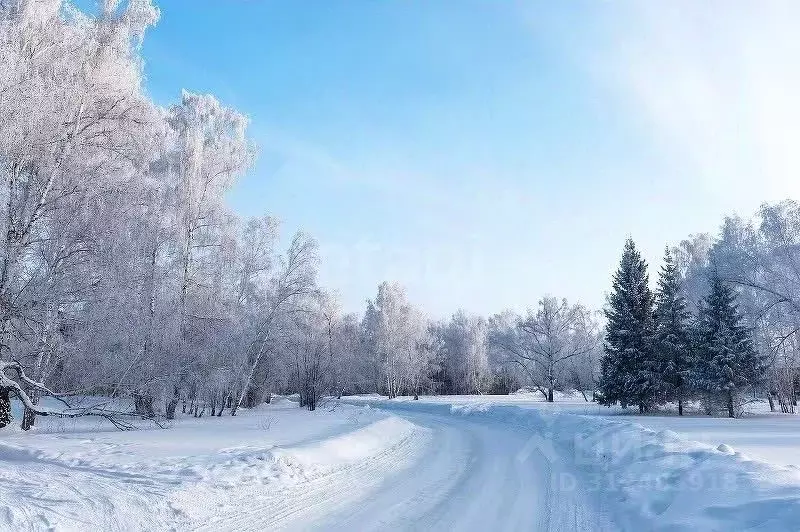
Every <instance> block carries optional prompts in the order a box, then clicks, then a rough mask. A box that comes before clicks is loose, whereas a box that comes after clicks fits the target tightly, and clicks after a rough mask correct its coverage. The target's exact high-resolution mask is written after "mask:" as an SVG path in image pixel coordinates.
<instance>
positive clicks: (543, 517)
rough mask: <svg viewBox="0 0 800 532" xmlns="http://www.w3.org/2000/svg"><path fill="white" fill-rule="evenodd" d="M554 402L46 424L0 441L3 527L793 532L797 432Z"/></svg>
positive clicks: (292, 407)
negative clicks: (153, 423)
mask: <svg viewBox="0 0 800 532" xmlns="http://www.w3.org/2000/svg"><path fill="white" fill-rule="evenodd" d="M559 399H561V401H560V402H558V403H556V404H546V403H542V402H541V401H539V400H538V398H537V397H536V396H533V395H527V394H520V395H515V396H503V397H499V396H480V397H435V398H422V399H421V400H420V401H413V400H410V399H407V398H399V399H395V400H391V401H389V400H386V399H383V398H378V397H354V398H347V399H345V400H343V401H341V402H334V401H329V402H328V403H327V404H326V405H325V406H324V407H322V408H321V409H320V410H318V411H317V412H313V413H311V412H307V411H305V410H302V409H299V408H298V407H297V406H296V404H294V403H292V402H290V401H288V400H286V399H278V400H276V401H275V402H274V404H271V405H263V406H261V407H259V408H257V409H253V410H251V411H245V412H242V413H241V414H240V415H239V416H237V417H235V418H231V417H222V418H209V417H204V418H200V419H194V418H188V417H186V418H182V419H180V420H178V421H176V422H174V423H173V424H172V426H171V427H170V428H168V429H158V428H142V429H141V430H137V431H129V432H120V431H117V430H115V429H113V428H111V427H104V426H102V425H101V424H99V423H97V422H92V421H88V420H77V421H76V420H67V421H65V420H51V419H42V420H39V422H38V423H39V426H38V427H37V428H36V429H35V430H34V431H32V432H30V433H21V432H17V431H8V430H6V431H4V432H2V433H0V460H2V462H3V463H2V467H1V468H0V529H2V530H237V531H242V530H280V529H290V530H297V529H304V530H307V529H324V530H346V529H347V530H379V529H384V530H385V529H434V530H487V529H489V530H519V529H526V530H555V531H560V530H653V529H660V530H693V531H698V530H743V529H752V530H800V468H798V467H796V464H797V462H798V461H800V460H798V459H797V458H796V457H795V456H794V454H793V453H792V451H791V449H792V448H794V449H795V450H796V452H797V451H800V436H799V435H800V422H799V421H798V419H800V417H794V416H780V415H771V416H770V415H766V414H760V415H759V416H754V417H750V418H747V419H743V420H726V419H712V418H700V417H695V418H683V419H680V418H677V417H666V416H661V417H659V416H647V417H640V416H624V415H620V413H619V412H618V411H617V410H608V409H606V408H599V407H597V406H596V405H593V404H590V403H585V402H583V400H582V399H580V398H579V397H559ZM648 427H649V428H648ZM695 440H700V441H701V442H698V441H695ZM740 450H741V451H745V452H744V454H742V453H740V452H739V451H740ZM798 454H800V453H798ZM748 455H749V456H757V457H758V459H759V460H751V459H750V458H748ZM769 460H771V461H772V462H774V463H773V464H770V463H767V461H769ZM790 463H794V464H795V465H794V466H791V465H786V464H790Z"/></svg>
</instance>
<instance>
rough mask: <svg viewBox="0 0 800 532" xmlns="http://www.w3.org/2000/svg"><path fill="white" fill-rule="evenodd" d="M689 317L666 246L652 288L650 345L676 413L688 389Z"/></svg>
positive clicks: (672, 261) (674, 265)
mask: <svg viewBox="0 0 800 532" xmlns="http://www.w3.org/2000/svg"><path fill="white" fill-rule="evenodd" d="M690 317H691V316H690V314H689V312H688V311H687V310H686V300H685V299H684V297H683V294H682V288H681V278H680V272H679V271H678V266H677V264H676V263H675V259H674V258H673V256H672V254H671V253H670V252H669V249H667V250H666V251H665V253H664V264H663V265H662V266H661V272H660V274H659V278H658V288H657V289H656V313H655V341H654V347H655V351H656V353H655V354H656V357H657V360H658V365H659V367H660V375H661V384H662V391H663V394H664V397H665V398H666V399H668V400H673V401H677V403H678V415H681V416H682V415H683V403H684V401H685V400H686V395H687V388H688V386H687V379H688V371H689V364H690V358H689V349H690V341H689V334H690V329H689V319H690Z"/></svg>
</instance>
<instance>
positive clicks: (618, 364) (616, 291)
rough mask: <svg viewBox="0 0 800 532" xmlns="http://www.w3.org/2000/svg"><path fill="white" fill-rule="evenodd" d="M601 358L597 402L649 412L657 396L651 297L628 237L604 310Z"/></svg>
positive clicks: (643, 268) (644, 268)
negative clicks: (604, 336) (604, 335)
mask: <svg viewBox="0 0 800 532" xmlns="http://www.w3.org/2000/svg"><path fill="white" fill-rule="evenodd" d="M605 315H606V319H607V320H608V323H607V326H606V338H605V346H604V349H605V354H604V356H603V358H602V360H601V376H600V386H599V387H600V394H601V398H600V403H601V404H605V405H612V404H614V403H616V402H619V403H620V405H622V406H623V407H627V406H628V405H638V407H639V411H640V412H645V411H647V410H649V409H650V408H651V407H652V406H653V405H654V404H655V402H656V397H657V394H658V383H659V379H658V375H657V373H658V368H657V365H656V363H655V362H656V361H655V360H654V356H653V332H654V331H653V327H654V323H653V295H652V292H651V291H650V288H649V286H648V277H647V263H646V262H645V261H644V259H642V257H641V255H640V254H639V251H638V250H637V249H636V245H635V244H634V243H633V240H631V239H630V238H629V239H628V240H627V241H626V242H625V249H624V251H623V253H622V260H621V261H620V265H619V269H618V270H617V271H616V273H615V274H614V283H613V287H612V292H611V295H610V296H609V298H608V305H607V306H606V309H605Z"/></svg>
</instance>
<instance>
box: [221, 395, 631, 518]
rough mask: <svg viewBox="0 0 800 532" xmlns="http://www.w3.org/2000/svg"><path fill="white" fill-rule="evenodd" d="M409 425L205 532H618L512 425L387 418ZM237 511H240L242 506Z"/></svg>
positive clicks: (559, 465)
mask: <svg viewBox="0 0 800 532" xmlns="http://www.w3.org/2000/svg"><path fill="white" fill-rule="evenodd" d="M392 414H394V415H397V416H399V417H402V418H404V419H406V420H408V421H410V422H412V423H413V424H414V425H415V426H416V428H415V430H414V431H412V433H411V435H410V436H409V437H408V438H406V439H404V440H403V441H401V442H399V443H397V444H396V445H393V446H391V447H389V448H388V449H386V450H385V451H383V452H381V453H379V454H377V455H375V456H372V457H370V458H369V459H367V460H364V461H361V462H359V463H358V464H356V465H353V466H350V467H347V468H343V469H340V470H337V471H334V472H332V473H329V474H325V475H322V476H320V477H318V478H314V479H311V480H309V481H307V482H303V483H301V484H299V485H296V486H293V487H291V488H287V489H285V490H281V491H279V492H276V493H272V494H269V495H268V496H267V497H264V494H263V493H262V494H260V496H259V497H254V498H252V499H250V500H249V501H247V508H246V511H244V512H237V513H236V514H234V515H231V516H229V517H226V518H224V519H220V520H215V521H214V522H213V523H209V524H208V529H209V530H212V529H213V530H309V529H311V530H387V529H389V530H447V531H451V530H455V531H459V530H463V531H468V530H492V531H494V530H536V531H540V530H541V531H546V530H553V531H568V530H598V531H605V530H615V529H618V527H615V526H613V523H612V522H611V521H610V519H609V517H608V515H607V514H606V513H605V512H603V511H602V509H601V508H600V507H599V506H598V504H597V502H596V501H595V500H594V499H593V498H592V497H591V495H590V494H587V493H584V492H582V491H580V489H576V487H575V483H574V482H571V481H570V482H565V481H564V479H565V478H566V479H572V478H573V477H571V476H568V475H567V476H565V474H568V473H569V471H568V470H567V469H566V466H565V465H564V463H563V462H561V461H559V460H558V459H556V458H555V457H554V456H552V455H550V456H548V457H545V456H544V455H543V453H542V452H541V451H540V450H539V449H538V447H537V446H536V445H531V443H530V441H531V438H530V431H526V430H524V428H522V427H516V426H514V425H512V424H504V423H500V422H491V421H488V420H486V419H480V418H478V419H474V418H472V417H471V416H452V415H447V414H443V413H432V412H422V411H420V412H416V411H414V409H404V410H400V411H395V410H393V411H392ZM243 509H244V508H243Z"/></svg>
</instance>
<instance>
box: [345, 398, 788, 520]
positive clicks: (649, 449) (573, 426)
mask: <svg viewBox="0 0 800 532" xmlns="http://www.w3.org/2000/svg"><path fill="white" fill-rule="evenodd" d="M356 401H357V402H363V401H368V400H367V399H362V400H359V399H356ZM370 404H373V406H377V407H380V408H383V409H385V410H389V411H404V410H405V411H414V412H429V413H432V414H439V415H456V416H469V417H470V419H471V420H475V421H478V422H482V423H489V424H500V425H504V426H515V427H517V428H522V429H524V430H526V431H529V432H530V434H531V438H530V440H529V442H528V444H527V446H526V448H525V449H523V451H522V452H521V453H520V456H519V457H518V459H525V455H526V453H528V454H529V453H532V452H539V453H541V454H542V455H544V456H545V457H546V458H547V459H548V460H549V461H551V462H553V463H556V462H558V463H559V464H563V465H567V466H568V467H566V468H564V467H559V468H553V470H554V471H559V473H558V474H557V475H555V476H553V478H551V479H550V482H551V489H553V490H560V491H562V492H563V491H570V490H580V491H583V492H588V493H592V494H593V495H594V496H596V497H597V498H598V499H599V500H600V501H602V504H603V505H604V506H605V507H606V508H609V509H610V511H611V512H612V514H613V515H614V519H615V521H616V522H617V524H618V525H620V526H621V527H622V528H624V529H626V530H743V529H748V530H751V529H752V530H776V531H778V530H781V531H784V530H800V469H798V468H796V467H794V466H786V467H784V466H776V465H773V464H768V463H765V462H759V461H756V460H752V459H750V458H748V457H747V456H745V455H743V454H742V453H738V452H736V451H735V450H734V449H732V448H730V447H729V446H727V445H725V446H718V447H715V446H712V445H708V444H703V443H699V442H694V441H690V440H687V439H685V438H682V437H681V436H679V435H678V434H676V433H674V432H672V431H668V430H664V431H659V432H656V431H653V430H650V429H646V428H644V427H641V426H639V425H636V424H634V423H630V422H625V421H619V420H616V419H608V418H603V417H599V416H584V415H576V414H571V413H559V412H553V411H551V410H537V409H526V408H520V407H519V406H513V405H497V404H491V403H489V402H480V401H473V402H469V403H462V404H441V403H426V402H409V401H388V400H384V401H374V402H373V401H370ZM498 436H500V434H499V433H498ZM564 471H568V473H565V472H564Z"/></svg>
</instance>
